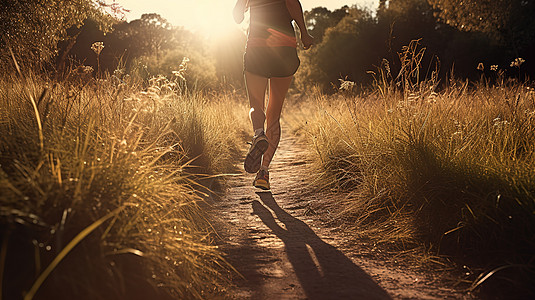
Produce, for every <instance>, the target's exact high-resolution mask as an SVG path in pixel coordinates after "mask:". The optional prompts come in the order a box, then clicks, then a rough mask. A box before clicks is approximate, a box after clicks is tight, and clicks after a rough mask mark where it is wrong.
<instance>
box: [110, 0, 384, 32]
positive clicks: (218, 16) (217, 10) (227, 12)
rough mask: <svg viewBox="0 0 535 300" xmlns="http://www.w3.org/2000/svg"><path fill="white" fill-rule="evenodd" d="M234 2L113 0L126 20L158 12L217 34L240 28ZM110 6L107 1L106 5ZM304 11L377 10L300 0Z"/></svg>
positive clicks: (361, 0) (363, 1)
mask: <svg viewBox="0 0 535 300" xmlns="http://www.w3.org/2000/svg"><path fill="white" fill-rule="evenodd" d="M235 1H236V0H153V1H146V0H115V2H118V3H119V4H120V5H121V6H123V7H124V8H125V9H128V10H130V12H128V13H127V14H126V19H127V20H128V21H131V20H135V19H139V18H140V17H141V15H142V14H144V13H157V14H159V15H161V16H162V17H163V18H165V19H166V20H167V21H169V22H170V23H171V24H173V25H174V26H181V27H184V28H186V29H190V30H194V31H200V32H203V33H205V34H207V33H211V34H216V35H220V34H223V33H224V32H227V31H230V30H231V29H235V28H237V27H239V26H238V25H236V24H235V23H234V22H233V19H232V8H233V7H234V4H235ZM108 3H109V2H108ZM301 4H302V5H303V10H310V9H312V8H314V7H318V6H322V7H326V8H327V9H329V10H335V9H337V8H340V7H342V6H344V5H348V6H351V5H358V6H361V7H368V8H372V9H373V8H376V7H377V5H378V0H301Z"/></svg>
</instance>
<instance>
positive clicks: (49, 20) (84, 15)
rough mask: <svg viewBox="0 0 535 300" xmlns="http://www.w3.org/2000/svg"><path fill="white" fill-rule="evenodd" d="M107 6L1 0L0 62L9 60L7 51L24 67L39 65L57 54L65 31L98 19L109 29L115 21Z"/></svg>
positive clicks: (76, 0)
mask: <svg viewBox="0 0 535 300" xmlns="http://www.w3.org/2000/svg"><path fill="white" fill-rule="evenodd" d="M107 7H109V6H107V5H106V4H105V3H103V2H101V1H95V0H70V1H62V0H2V1H1V2H0V32H2V39H1V40H0V46H1V49H2V51H1V52H0V63H1V64H2V66H5V65H6V64H7V62H8V61H9V60H11V57H10V52H9V51H6V50H7V49H8V48H10V49H12V51H13V52H14V53H15V56H16V58H17V59H18V60H21V61H23V62H24V63H26V64H40V63H43V62H47V61H49V60H50V59H51V58H52V57H54V56H55V55H56V54H57V45H58V42H59V41H62V40H64V39H65V38H67V29H68V28H70V27H73V26H76V27H79V26H81V25H83V22H84V20H86V19H88V18H92V19H94V20H97V21H98V22H99V24H100V25H101V29H103V30H109V29H110V28H111V24H112V23H113V22H114V21H115V18H114V17H113V16H112V15H111V14H109V13H107V12H106V11H105V9H106V8H107Z"/></svg>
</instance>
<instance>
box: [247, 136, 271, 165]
mask: <svg viewBox="0 0 535 300" xmlns="http://www.w3.org/2000/svg"><path fill="white" fill-rule="evenodd" d="M268 147H269V143H268V140H267V137H266V135H265V134H263V133H262V134H260V135H255V136H254V137H253V141H252V142H251V147H250V148H249V151H247V155H246V156H245V162H244V163H243V167H244V168H245V171H246V172H247V173H256V172H258V170H260V164H261V162H262V155H263V154H264V152H266V150H267V149H268Z"/></svg>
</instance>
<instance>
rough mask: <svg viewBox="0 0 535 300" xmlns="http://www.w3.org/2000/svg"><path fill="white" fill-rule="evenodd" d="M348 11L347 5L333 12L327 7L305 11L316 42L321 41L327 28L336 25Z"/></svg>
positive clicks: (307, 22)
mask: <svg viewBox="0 0 535 300" xmlns="http://www.w3.org/2000/svg"><path fill="white" fill-rule="evenodd" d="M348 12H349V7H348V6H347V5H346V6H343V7H342V8H339V9H336V10H335V11H333V12H331V11H330V10H328V9H327V8H325V7H315V8H313V9H312V10H310V11H305V20H306V25H307V27H308V29H309V32H310V34H311V35H312V36H313V37H314V38H315V39H316V43H321V41H322V40H323V36H324V34H325V31H326V30H327V28H329V27H334V26H336V24H338V22H340V20H342V19H343V18H344V17H345V16H346V15H347V14H348Z"/></svg>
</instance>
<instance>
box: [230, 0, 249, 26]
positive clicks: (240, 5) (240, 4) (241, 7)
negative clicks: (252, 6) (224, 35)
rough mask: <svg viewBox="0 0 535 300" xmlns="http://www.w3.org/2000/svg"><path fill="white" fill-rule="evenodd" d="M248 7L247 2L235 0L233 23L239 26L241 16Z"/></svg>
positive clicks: (246, 0) (241, 20) (247, 0)
mask: <svg viewBox="0 0 535 300" xmlns="http://www.w3.org/2000/svg"><path fill="white" fill-rule="evenodd" d="M248 6H249V0H237V1H236V5H235V6H234V11H233V15H234V21H236V23H238V24H240V23H241V22H243V18H244V16H243V14H244V13H245V11H246V9H247V7H248Z"/></svg>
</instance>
